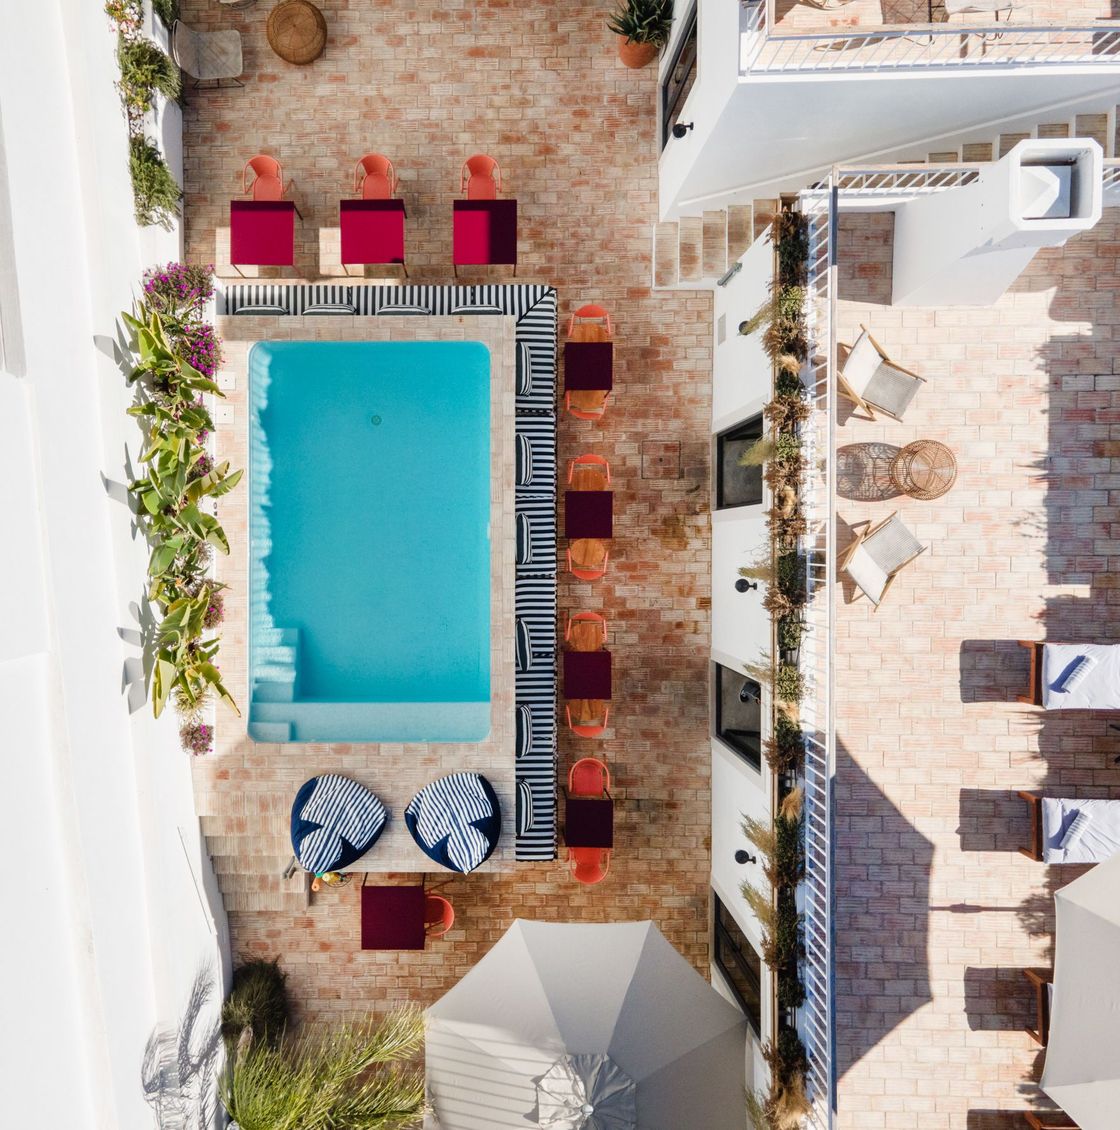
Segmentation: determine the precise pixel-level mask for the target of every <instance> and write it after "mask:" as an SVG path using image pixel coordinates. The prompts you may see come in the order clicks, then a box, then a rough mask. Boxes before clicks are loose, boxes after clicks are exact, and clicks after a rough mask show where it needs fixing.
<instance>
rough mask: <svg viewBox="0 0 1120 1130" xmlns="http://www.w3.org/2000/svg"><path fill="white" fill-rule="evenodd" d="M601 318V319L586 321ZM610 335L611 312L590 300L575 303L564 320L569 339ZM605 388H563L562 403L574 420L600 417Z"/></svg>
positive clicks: (599, 338) (604, 407) (602, 338)
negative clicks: (573, 310)
mask: <svg viewBox="0 0 1120 1130" xmlns="http://www.w3.org/2000/svg"><path fill="white" fill-rule="evenodd" d="M591 318H601V319H602V322H594V321H589V320H588V319H591ZM610 338H611V316H610V314H609V313H607V310H606V307H604V306H596V305H595V304H594V303H590V304H588V305H586V306H581V307H579V309H578V310H576V311H575V313H574V314H572V316H571V319H570V320H569V321H568V340H569V341H609V340H610ZM609 396H610V390H609V389H576V390H575V391H572V390H565V392H564V407H565V408H566V409H567V410H568V412H570V413H571V414H572V415H573V416H575V418H576V419H577V420H601V419H602V418H603V413H604V412H606V410H607V398H608V397H609Z"/></svg>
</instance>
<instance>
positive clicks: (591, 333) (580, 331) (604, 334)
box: [568, 302, 611, 341]
mask: <svg viewBox="0 0 1120 1130" xmlns="http://www.w3.org/2000/svg"><path fill="white" fill-rule="evenodd" d="M587 318H602V319H603V321H604V323H605V325H597V324H595V323H593V322H588V321H585V320H584V319H587ZM577 321H578V322H579V325H577V324H576V322H577ZM610 336H611V316H610V314H608V313H607V308H606V307H605V306H596V305H595V303H593V302H592V303H588V304H587V305H586V306H581V307H580V308H579V309H578V310H577V311H576V312H575V313H574V314H573V315H572V316H571V318H570V319H569V321H568V340H569V341H606V340H607V339H608V338H609V337H610Z"/></svg>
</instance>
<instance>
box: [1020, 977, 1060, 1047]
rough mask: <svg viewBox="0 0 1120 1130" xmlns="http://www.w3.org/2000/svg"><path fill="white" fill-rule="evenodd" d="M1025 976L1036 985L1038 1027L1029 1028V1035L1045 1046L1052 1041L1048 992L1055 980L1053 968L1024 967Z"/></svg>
mask: <svg viewBox="0 0 1120 1130" xmlns="http://www.w3.org/2000/svg"><path fill="white" fill-rule="evenodd" d="M1023 976H1024V977H1026V979H1027V980H1028V981H1029V982H1030V983H1031V985H1032V986H1034V999H1035V1015H1036V1016H1037V1018H1038V1019H1037V1020H1036V1024H1037V1025H1038V1027H1037V1028H1029V1027H1028V1028H1027V1035H1028V1036H1030V1038H1031V1039H1032V1040H1034V1042H1035V1043H1036V1044H1041V1045H1042V1046H1043V1047H1046V1045H1047V1044H1048V1043H1049V1042H1050V994H1049V993H1048V992H1047V989H1048V988H1049V986H1050V985H1051V984H1052V983H1053V980H1054V971H1053V970H1052V969H1024V970H1023Z"/></svg>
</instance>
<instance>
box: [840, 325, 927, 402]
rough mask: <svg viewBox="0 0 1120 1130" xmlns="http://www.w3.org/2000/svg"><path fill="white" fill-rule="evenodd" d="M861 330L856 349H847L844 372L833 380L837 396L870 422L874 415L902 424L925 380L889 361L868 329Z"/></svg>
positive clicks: (853, 346)
mask: <svg viewBox="0 0 1120 1130" xmlns="http://www.w3.org/2000/svg"><path fill="white" fill-rule="evenodd" d="M860 329H861V330H862V331H863V332H862V333H861V334H860V335H859V337H858V338H856V343H855V345H852V346H849V347H847V348H848V356H847V359H846V360H845V361H844V368H843V369H842V370H841V371H840V372H839V373H838V374H837V377H836V381H837V384H838V386H839V391H840V394H841V395H842V396H846V397H847V398H848V399H849V400H850V401H851V402H852V403H853V404H855V406H856V407H857V408H862V409H863V411H864V412H866V413H867V414H868V416H870V417H871V419H872V420H874V419H875V412H876V411H878V412H882V413H883V414H884V415H886V416H890V417H892V418H893V419H895V420H901V419H902V417H903V415H904V413H905V412H906V409H907V408H908V407H909V405H910V401H911V400H913V399H914V394H915V393H916V392H917V391H918V389H919V388H921V386H922V385H924V384H925V383H926V382H925V378H924V377H919V376H918V374H917V373H912V372H911V371H910V370H909V369H904V368H903V367H902V366H901V365H898V364H896V363H895V362H894V361H892V360H891V359H890V358H889V357H888V356H887V355H886V353H885V352H883V347H882V346H881V345H880V344H879V343H878V342H877V341H876V340H875V339H874V338H873V337H872V336H871V334H870V333H868V331H867V327H866V326H860Z"/></svg>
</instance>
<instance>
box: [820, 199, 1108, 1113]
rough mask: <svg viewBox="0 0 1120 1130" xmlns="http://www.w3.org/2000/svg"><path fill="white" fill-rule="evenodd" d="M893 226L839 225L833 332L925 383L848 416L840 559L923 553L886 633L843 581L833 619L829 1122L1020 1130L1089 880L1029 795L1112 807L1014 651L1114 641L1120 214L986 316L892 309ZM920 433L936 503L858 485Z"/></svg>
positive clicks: (857, 220)
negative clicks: (1043, 969)
mask: <svg viewBox="0 0 1120 1130" xmlns="http://www.w3.org/2000/svg"><path fill="white" fill-rule="evenodd" d="M892 222H893V218H892V217H891V216H890V215H874V216H869V215H846V216H844V217H843V219H842V220H841V226H840V244H839V254H840V261H841V279H840V287H839V294H840V299H841V301H840V303H839V310H838V319H839V322H838V332H839V338H840V340H841V341H842V342H843V341H847V342H849V343H850V342H851V341H853V340H854V338H855V335H856V334H857V333H858V327H859V324H860V323H863V324H866V325H867V326H868V327H869V328H870V329H871V331H872V333H873V334H874V335H875V336H876V338H877V339H878V340H879V342H880V343H881V344H882V345H883V347H884V348H885V349H886V350H887V351H888V352H889V353H890V354H891V355H892V356H893V357H894V358H895V359H896V360H898V361H899V362H900V363H901V364H902V365H904V366H906V367H908V368H912V369H914V370H915V371H917V372H919V373H921V374H922V375H923V376H924V377H926V378H927V379H928V382H929V383H928V384H927V385H926V386H924V387H923V388H922V389H921V390H920V391H919V393H918V395H917V397H916V398H915V400H914V401H913V403H912V404H911V406H910V409H909V410H908V411H907V413H906V418H905V421H904V422H901V423H900V422H894V421H890V420H889V419H883V420H882V421H881V422H876V423H868V422H866V421H865V420H863V419H862V418H859V417H856V416H854V415H852V414H851V413H850V412H849V411H848V409H847V407H846V406H844V404H843V402H842V404H841V409H840V416H839V419H840V421H841V424H840V427H839V429H838V433H837V445H838V447H839V448H840V452H841V457H842V458H841V468H842V472H841V475H840V480H839V483H838V491H839V494H840V495H841V497H839V498H838V500H837V513H838V539H839V541H840V544H841V547H842V546H843V545H844V544H846V541H847V540H848V538H849V537H850V530H851V525H852V524H853V523H856V522H860V521H863V520H866V519H871V520H872V521H875V520H878V519H880V518H882V517H885V516H886V515H887V514H889V513H890V512H891V511H892V510H895V509H897V510H898V511H899V512H900V514H901V515H902V517H903V519H904V520H905V521H906V523H907V524H908V525H910V526H911V528H912V529H913V530H914V531H915V533H916V534H917V535H918V536H919V537H920V538H921V539H922V541H923V542H926V543H928V544H929V546H930V549H929V550H928V552H926V553H925V554H923V555H922V556H921V557H920V558H918V560H917V561H916V562H914V563H913V564H911V565H909V566H908V567H907V568H906V569H905V570H904V572H903V573H902V574H901V575H900V576H899V578H898V580H897V581H896V582H895V584H894V586H893V587H892V589H891V591H890V593H889V594H888V596H887V599H886V601H885V602H884V604H883V605H882V607H881V608H880V610H879V611H878V612H877V613H872V610H871V606H870V604H869V603H868V602H867V601H866V599H860V600H853V593H852V591H851V587H850V585H845V586H844V592H843V596H842V597H841V598H840V599H839V601H838V614H837V659H836V663H837V721H836V725H837V739H838V740H837V749H838V755H837V757H838V773H837V782H836V811H837V825H838V840H837V858H836V865H837V881H836V942H837V977H836V989H837V1000H836V1031H837V1039H838V1059H839V1064H838V1071H839V1075H840V1084H839V1110H840V1116H839V1122H838V1125H839V1127H840V1128H841V1130H857V1128H858V1130H879V1128H883V1130H904V1128H905V1130H910V1128H917V1127H919V1126H921V1127H931V1126H936V1127H938V1128H939V1130H940V1128H944V1130H996V1128H1002V1127H1007V1128H1008V1130H1010V1128H1011V1127H1013V1126H1014V1127H1018V1126H1020V1125H1022V1123H1021V1122H1020V1121H1019V1120H1018V1116H1014V1117H1013V1116H1012V1115H1011V1114H1009V1113H998V1112H1013V1111H1020V1110H1023V1109H1026V1108H1028V1107H1030V1106H1033V1105H1038V1106H1042V1107H1047V1106H1049V1105H1050V1104H1049V1102H1048V1101H1047V1100H1046V1098H1045V1096H1044V1095H1042V1094H1041V1093H1040V1092H1039V1090H1038V1088H1037V1084H1036V1081H1037V1079H1038V1077H1039V1072H1040V1070H1041V1056H1040V1054H1039V1048H1038V1047H1037V1045H1036V1044H1034V1043H1033V1042H1032V1041H1031V1039H1030V1037H1028V1036H1027V1035H1026V1033H1025V1032H1024V1027H1025V1026H1026V1024H1027V1023H1028V1022H1029V1021H1031V1019H1032V1018H1031V1017H1030V1011H1031V1009H1032V1008H1033V997H1032V996H1031V990H1030V988H1029V986H1028V984H1027V982H1026V981H1025V979H1024V978H1023V976H1022V973H1021V970H1022V968H1023V967H1025V966H1049V965H1050V962H1051V949H1050V947H1051V941H1052V931H1053V903H1052V894H1053V891H1054V889H1056V887H1058V886H1061V885H1064V884H1065V883H1066V882H1068V881H1070V880H1071V879H1073V878H1075V877H1076V876H1077V875H1078V874H1080V869H1078V868H1068V867H1045V866H1043V865H1041V864H1038V863H1033V862H1031V861H1030V860H1028V859H1027V858H1025V857H1024V856H1022V855H1019V854H1017V852H1016V850H1015V849H1016V847H1017V846H1018V845H1019V844H1022V843H1025V842H1026V840H1025V837H1026V836H1027V833H1028V826H1027V821H1026V819H1025V806H1024V805H1023V803H1022V802H1021V801H1019V800H1018V799H1017V798H1015V797H1014V790H1016V789H1022V788H1040V789H1043V790H1045V791H1047V792H1048V793H1049V794H1050V795H1073V796H1083V797H1090V796H1095V797H1109V796H1111V797H1120V767H1117V766H1115V765H1114V764H1113V756H1114V755H1116V754H1117V753H1120V740H1118V738H1117V735H1116V734H1114V733H1112V732H1111V731H1109V730H1108V728H1107V721H1108V717H1107V715H1105V714H1100V713H1094V714H1083V713H1077V714H1071V715H1061V714H1053V715H1050V716H1044V715H1043V714H1042V712H1041V711H1039V710H1036V709H1034V708H1030V707H1026V706H1021V705H1019V704H1018V703H1016V702H1015V701H1014V697H1015V695H1016V694H1017V693H1019V691H1020V687H1021V686H1022V685H1024V680H1025V676H1026V660H1025V652H1022V651H1021V649H1019V648H1018V647H1017V646H1016V644H1015V642H1014V641H1015V640H1016V639H1017V638H1020V637H1021V638H1032V639H1043V638H1050V639H1066V640H1087V641H1096V642H1112V641H1114V640H1115V639H1116V636H1117V629H1118V626H1120V624H1118V622H1120V554H1118V553H1117V551H1116V548H1115V544H1116V543H1115V540H1114V538H1115V533H1116V530H1117V525H1116V523H1117V521H1118V519H1120V511H1118V510H1117V508H1116V507H1117V499H1118V497H1120V496H1118V495H1117V489H1118V487H1120V477H1117V464H1116V462H1115V458H1116V456H1117V455H1120V446H1118V445H1117V442H1116V441H1117V439H1118V438H1120V375H1116V372H1115V361H1114V357H1115V343H1114V337H1115V334H1116V332H1117V331H1116V328H1115V327H1116V326H1117V325H1118V324H1120V306H1118V302H1117V300H1118V297H1120V293H1118V292H1120V217H1118V214H1117V212H1115V211H1113V210H1109V211H1107V212H1106V213H1105V217H1104V219H1103V220H1102V221H1101V223H1100V224H1099V225H1098V227H1097V228H1096V229H1095V230H1094V231H1092V232H1090V233H1087V234H1085V235H1081V236H1078V237H1075V238H1074V239H1072V240H1070V242H1069V243H1068V244H1067V245H1066V247H1065V248H1058V249H1050V250H1046V251H1043V252H1041V253H1040V254H1039V255H1038V256H1037V257H1036V259H1035V260H1034V262H1033V264H1032V265H1031V267H1030V268H1029V269H1028V270H1027V271H1026V273H1025V274H1024V275H1023V276H1022V277H1021V278H1020V279H1019V280H1018V281H1017V283H1016V284H1015V286H1014V287H1013V288H1012V290H1011V291H1010V292H1009V293H1008V294H1007V295H1005V296H1004V297H1003V298H1002V299H1001V300H1000V301H999V302H998V303H997V304H996V305H995V306H994V307H992V308H988V309H968V308H963V307H956V308H939V309H922V310H913V309H907V310H904V309H892V308H891V307H890V306H888V305H885V303H887V302H889V298H890V257H891V236H892V230H891V226H892ZM918 438H930V439H937V440H941V441H942V442H944V443H946V444H947V445H948V446H949V447H950V448H951V449H952V450H953V451H954V452H955V453H956V457H957V462H958V466H959V477H958V479H957V482H956V485H955V486H954V487H953V489H952V491H951V492H950V493H948V494H946V495H945V496H943V497H942V498H940V499H937V500H935V501H932V502H919V501H914V500H911V499H908V498H905V497H884V495H886V494H889V492H887V491H881V490H878V487H879V486H881V481H876V480H875V479H874V477H871V476H868V477H861V476H860V475H859V474H858V473H857V470H858V468H859V466H860V463H859V456H860V453H861V450H863V451H866V449H861V448H860V447H859V445H864V444H888V445H891V446H892V447H900V446H902V445H904V444H906V443H908V442H910V441H911V440H914V439H918ZM876 494H878V497H877V498H876V497H875V496H876ZM845 495H847V497H844V496H845ZM872 498H874V500H869V499H872Z"/></svg>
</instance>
